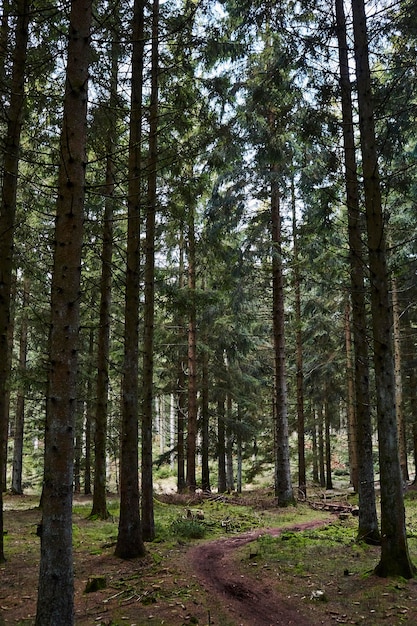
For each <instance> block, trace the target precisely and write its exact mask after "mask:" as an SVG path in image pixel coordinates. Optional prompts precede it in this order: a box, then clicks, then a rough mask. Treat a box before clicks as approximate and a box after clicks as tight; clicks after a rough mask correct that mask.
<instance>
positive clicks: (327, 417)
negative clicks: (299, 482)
mask: <svg viewBox="0 0 417 626" xmlns="http://www.w3.org/2000/svg"><path fill="white" fill-rule="evenodd" d="M324 393H325V401H324V428H325V442H326V445H325V456H326V489H333V481H332V446H331V440H330V410H329V401H328V394H329V390H328V388H327V385H326V386H325V392H324Z"/></svg>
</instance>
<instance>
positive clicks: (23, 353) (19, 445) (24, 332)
mask: <svg viewBox="0 0 417 626" xmlns="http://www.w3.org/2000/svg"><path fill="white" fill-rule="evenodd" d="M29 290H30V282H29V279H28V278H27V277H26V276H25V278H24V279H23V298H22V321H21V324H20V340H19V370H20V376H21V382H20V385H19V389H18V392H17V400H16V415H15V422H14V446H13V468H12V493H15V494H22V493H23V488H22V470H23V436H24V423H25V384H24V382H23V381H24V377H25V376H26V363H27V350H28V306H29ZM22 379H23V380H22Z"/></svg>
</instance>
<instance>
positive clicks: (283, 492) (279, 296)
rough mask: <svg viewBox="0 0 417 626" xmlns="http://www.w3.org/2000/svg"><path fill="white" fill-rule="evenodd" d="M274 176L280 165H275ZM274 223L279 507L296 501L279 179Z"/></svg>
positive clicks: (273, 202)
mask: <svg viewBox="0 0 417 626" xmlns="http://www.w3.org/2000/svg"><path fill="white" fill-rule="evenodd" d="M272 173H273V176H277V168H276V167H275V166H273V167H272ZM271 223H272V293H273V295H272V299H273V302H272V323H273V334H274V337H273V339H274V361H275V363H274V367H275V384H276V393H275V407H274V414H275V441H276V458H275V494H276V497H277V501H278V506H288V505H289V504H291V503H293V502H294V495H293V489H292V484H291V472H290V452H289V443H288V415H287V382H286V371H285V331H284V319H285V317H284V279H283V266H282V249H281V213H280V196H279V189H278V181H277V180H273V181H272V188H271Z"/></svg>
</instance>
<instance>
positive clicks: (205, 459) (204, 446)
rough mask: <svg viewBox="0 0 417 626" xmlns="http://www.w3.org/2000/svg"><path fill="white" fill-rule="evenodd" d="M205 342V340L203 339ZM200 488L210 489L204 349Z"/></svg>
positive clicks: (207, 405) (207, 388)
mask: <svg viewBox="0 0 417 626" xmlns="http://www.w3.org/2000/svg"><path fill="white" fill-rule="evenodd" d="M203 342H204V343H206V342H205V341H203ZM201 377H202V383H201V488H202V489H203V491H211V486H210V469H209V418H210V414H209V367H208V355H207V352H206V351H204V353H203V357H202V363H201Z"/></svg>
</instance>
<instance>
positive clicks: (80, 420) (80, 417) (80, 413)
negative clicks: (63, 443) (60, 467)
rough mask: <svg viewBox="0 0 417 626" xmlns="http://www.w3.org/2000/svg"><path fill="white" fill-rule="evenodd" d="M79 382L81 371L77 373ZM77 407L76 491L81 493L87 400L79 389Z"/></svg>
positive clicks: (75, 446)
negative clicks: (85, 400) (82, 396)
mask: <svg viewBox="0 0 417 626" xmlns="http://www.w3.org/2000/svg"><path fill="white" fill-rule="evenodd" d="M77 383H79V372H78V375H77ZM77 396H78V399H77V409H76V411H75V436H74V481H73V482H74V487H73V489H74V493H81V453H82V437H83V424H84V408H85V402H84V400H83V399H82V398H81V393H80V392H79V391H77Z"/></svg>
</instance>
